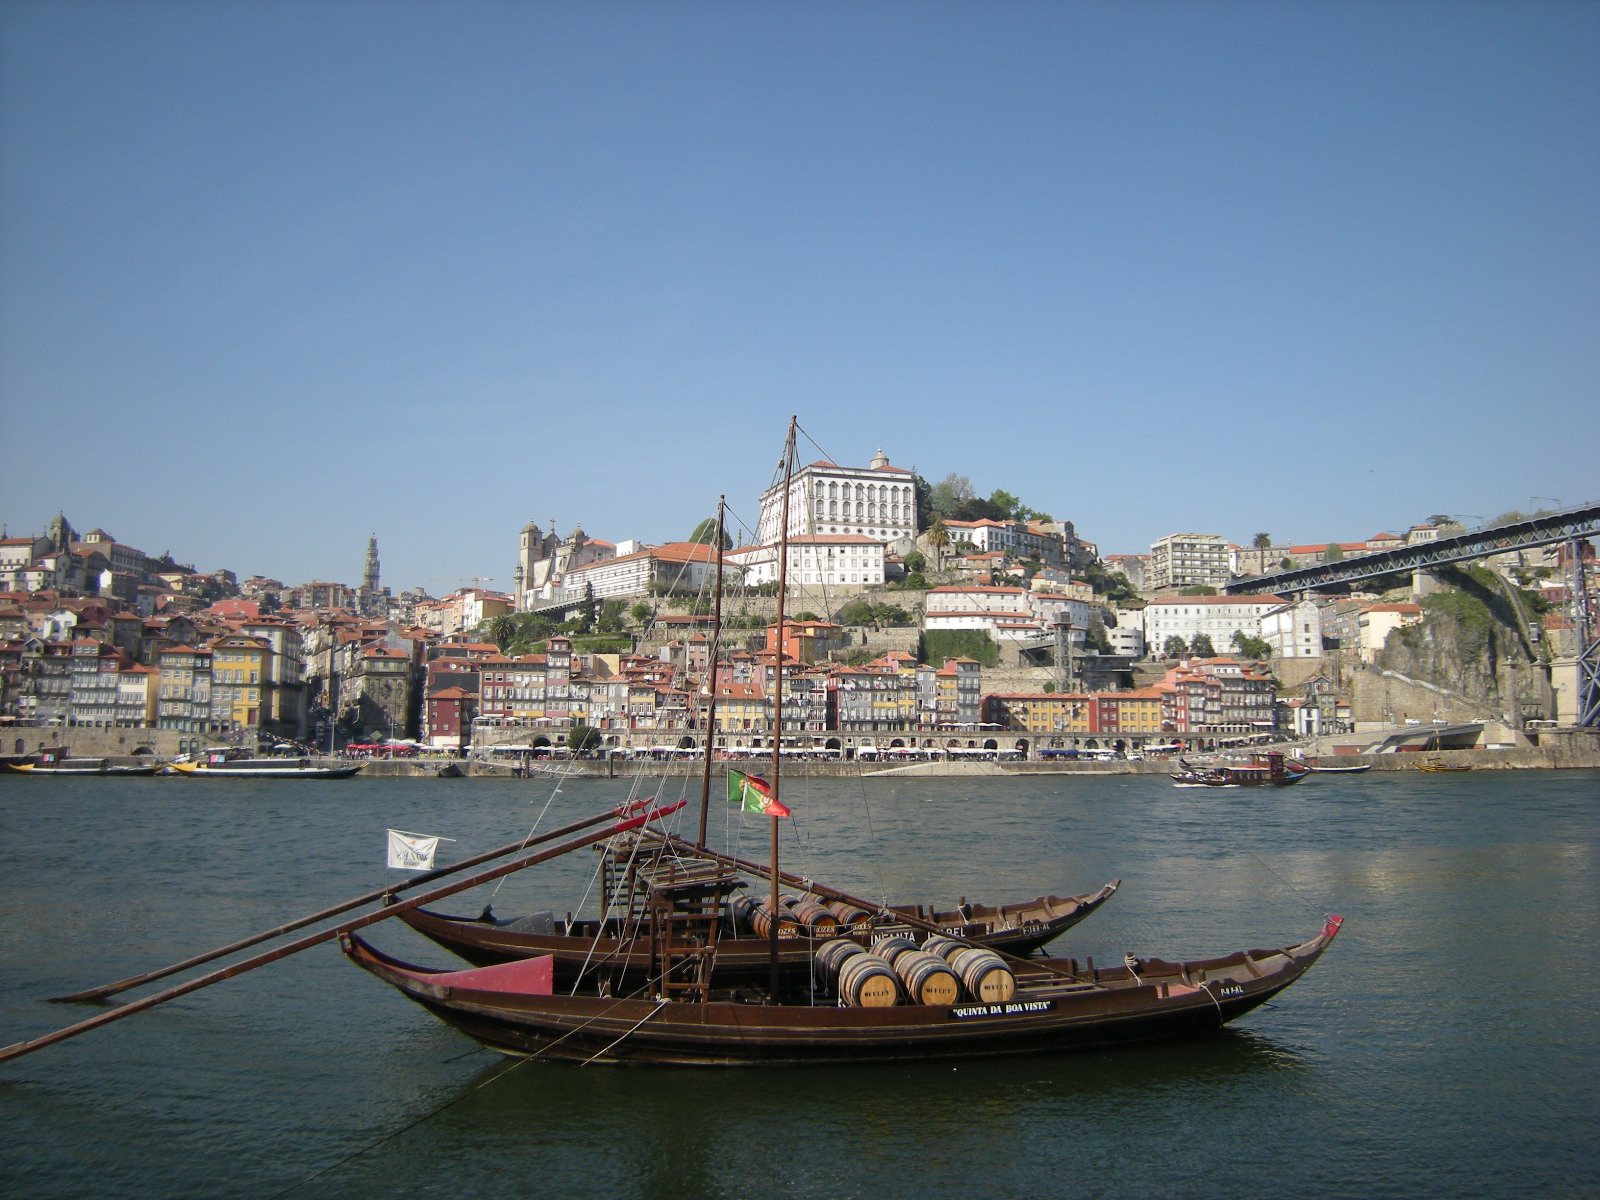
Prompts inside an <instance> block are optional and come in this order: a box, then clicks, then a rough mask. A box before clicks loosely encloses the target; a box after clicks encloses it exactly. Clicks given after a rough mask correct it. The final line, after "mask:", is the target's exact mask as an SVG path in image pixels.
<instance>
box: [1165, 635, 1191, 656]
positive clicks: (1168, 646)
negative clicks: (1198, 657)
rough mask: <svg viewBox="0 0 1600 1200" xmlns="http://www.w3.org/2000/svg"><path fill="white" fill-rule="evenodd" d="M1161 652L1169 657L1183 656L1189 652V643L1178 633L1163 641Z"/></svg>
mask: <svg viewBox="0 0 1600 1200" xmlns="http://www.w3.org/2000/svg"><path fill="white" fill-rule="evenodd" d="M1161 652H1162V653H1163V654H1165V655H1166V656H1167V657H1168V658H1182V657H1183V656H1184V655H1185V654H1187V653H1189V643H1188V642H1186V641H1184V640H1183V639H1182V638H1181V637H1179V636H1178V635H1177V634H1173V635H1172V636H1171V637H1169V638H1168V639H1167V640H1166V641H1165V642H1163V643H1162V646H1161Z"/></svg>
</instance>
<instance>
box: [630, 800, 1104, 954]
mask: <svg viewBox="0 0 1600 1200" xmlns="http://www.w3.org/2000/svg"><path fill="white" fill-rule="evenodd" d="M645 833H646V835H647V836H650V837H653V838H655V839H656V840H657V841H660V842H662V843H664V844H666V845H668V846H671V847H674V848H675V849H679V850H682V851H683V852H684V853H685V854H687V855H689V856H691V857H698V858H709V859H711V860H712V861H713V862H720V863H723V864H725V865H727V866H730V867H736V868H738V869H739V870H741V871H748V872H750V873H751V874H752V875H755V876H756V877H758V878H759V877H760V876H761V875H763V874H764V873H765V872H766V870H767V868H765V867H763V866H761V865H760V864H758V863H752V862H746V861H745V860H744V859H742V858H734V857H732V856H731V855H727V854H718V853H717V852H716V851H715V850H707V849H705V848H704V847H703V846H696V845H695V844H694V843H693V842H691V841H688V840H687V839H685V838H680V837H677V836H676V835H674V834H670V833H659V832H657V831H656V830H653V829H648V830H646V831H645ZM778 878H779V879H781V880H783V882H784V883H787V884H788V885H789V886H790V887H797V888H803V889H805V890H806V891H808V892H815V893H816V894H817V895H819V896H822V897H824V898H826V899H828V900H842V901H843V902H844V903H846V904H854V905H855V906H856V907H857V908H865V909H867V910H869V911H871V910H875V909H876V910H882V908H883V906H882V905H880V904H878V903H876V902H875V901H872V900H863V899H861V898H860V897H859V896H852V895H850V893H848V892H841V891H840V890H839V889H838V888H831V887H828V886H827V885H826V884H821V883H818V882H816V881H815V880H813V879H802V878H801V877H800V876H798V875H790V874H789V873H788V872H786V871H779V872H778ZM1117 882H1118V883H1119V884H1120V883H1121V882H1122V881H1121V880H1118V881H1117ZM888 911H890V912H893V913H894V918H895V920H897V921H903V922H905V923H906V924H907V925H910V926H912V927H913V928H916V929H921V930H924V931H926V932H928V933H937V934H940V935H941V936H943V937H953V938H955V940H956V941H958V942H970V943H971V944H972V945H974V946H982V947H983V948H984V949H985V950H993V951H994V952H995V953H996V954H998V955H1000V957H1001V958H1009V959H1011V960H1012V961H1014V962H1020V963H1027V964H1028V965H1029V966H1030V967H1037V968H1039V969H1041V970H1045V971H1049V972H1051V973H1053V974H1056V975H1068V976H1070V975H1071V974H1072V973H1071V972H1070V971H1068V970H1066V969H1065V968H1064V967H1056V966H1052V965H1051V964H1050V961H1049V960H1048V959H1042V958H1027V957H1024V956H1023V955H1020V954H1012V953H1011V952H1010V951H1008V950H1001V949H999V948H998V947H996V946H990V945H986V944H985V943H983V942H981V941H975V940H974V939H972V938H968V937H963V936H962V935H960V934H952V933H946V932H945V930H944V929H943V928H942V927H941V926H938V925H935V924H934V923H933V922H932V921H924V920H923V919H922V918H921V917H914V916H911V915H910V914H908V913H903V912H901V911H900V910H899V909H890V910H888ZM772 923H773V925H776V924H777V923H778V922H777V921H776V919H774V920H773V922H772Z"/></svg>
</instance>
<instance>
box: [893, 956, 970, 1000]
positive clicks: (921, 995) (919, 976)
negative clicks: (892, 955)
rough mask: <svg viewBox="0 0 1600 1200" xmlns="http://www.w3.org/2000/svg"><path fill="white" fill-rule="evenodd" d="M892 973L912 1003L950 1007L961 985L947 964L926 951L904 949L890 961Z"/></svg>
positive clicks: (959, 993) (959, 991)
mask: <svg viewBox="0 0 1600 1200" xmlns="http://www.w3.org/2000/svg"><path fill="white" fill-rule="evenodd" d="M894 972H895V974H896V975H898V976H900V981H901V982H902V983H904V984H905V985H906V995H908V996H910V997H911V1003H913V1004H954V1003H955V1002H956V999H957V998H958V997H959V996H960V995H961V982H960V980H958V979H957V978H956V973H955V972H954V971H952V970H951V969H950V964H949V963H947V962H945V960H944V959H942V958H940V957H939V956H938V955H937V954H929V953H928V952H927V951H926V950H908V951H905V952H904V953H902V954H900V955H899V956H898V957H897V958H896V959H895V960H894Z"/></svg>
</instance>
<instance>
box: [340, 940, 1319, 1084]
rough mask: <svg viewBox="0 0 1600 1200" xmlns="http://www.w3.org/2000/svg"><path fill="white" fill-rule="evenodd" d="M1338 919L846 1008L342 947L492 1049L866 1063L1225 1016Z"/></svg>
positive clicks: (1195, 1029)
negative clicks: (507, 988)
mask: <svg viewBox="0 0 1600 1200" xmlns="http://www.w3.org/2000/svg"><path fill="white" fill-rule="evenodd" d="M1337 931H1338V921H1337V919H1335V920H1332V921H1330V922H1329V924H1328V926H1327V927H1326V928H1325V929H1324V931H1323V933H1322V934H1319V935H1318V936H1317V937H1316V938H1313V939H1311V940H1310V941H1309V942H1305V943H1302V944H1301V945H1299V946H1296V947H1290V948H1287V949H1282V950H1266V951H1262V950H1254V951H1249V952H1246V953H1243V954H1238V955H1233V956H1229V957H1228V958H1226V959H1218V960H1212V961H1211V962H1208V963H1165V962H1161V961H1160V960H1145V961H1141V962H1140V963H1139V964H1138V968H1137V970H1138V974H1134V973H1133V972H1130V971H1129V970H1128V969H1127V968H1116V969H1114V970H1111V971H1104V972H1101V973H1099V975H1098V976H1097V977H1095V978H1094V979H1093V980H1084V979H1082V978H1081V977H1080V978H1062V977H1059V976H1057V977H1054V978H1052V977H1050V976H1048V975H1042V976H1041V975H1035V976H1032V977H1030V978H1029V979H1028V980H1027V981H1026V982H1023V981H1019V986H1018V990H1017V994H1016V998H1015V999H1014V1000H1013V1001H1011V1002H1009V1003H1007V1004H1003V1005H982V1004H954V1005H897V1006H895V1007H890V1008H853V1007H833V1006H825V1005H819V1006H809V1005H798V1004H793V1005H791V1004H778V1005H769V1004H762V1003H759V1002H741V1001H739V1000H737V999H732V1000H725V1001H712V1002H710V1003H666V1002H662V1001H658V1000H652V999H647V998H621V999H613V998H609V997H601V996H592V995H587V996H585V995H579V996H573V995H527V994H521V993H516V992H503V991H496V990H490V989H483V988H478V987H473V986H465V987H463V986H456V984H455V980H454V979H453V978H452V976H454V975H456V974H458V973H452V972H432V971H427V970H424V969H421V968H417V967H413V966H411V965H410V964H407V963H404V962H401V961H400V960H398V959H392V958H389V957H388V956H386V955H383V954H382V953H380V952H379V951H377V950H375V949H374V948H373V947H371V946H370V945H368V944H367V943H365V942H363V941H361V939H359V938H356V937H353V936H352V937H347V938H346V939H345V940H344V942H343V948H344V951H345V953H346V954H347V955H348V956H349V957H350V958H351V959H352V960H353V961H354V962H356V963H357V965H359V966H361V967H362V968H363V969H365V970H367V971H369V972H370V973H372V974H373V975H376V976H377V977H378V978H380V979H383V980H384V981H385V982H387V983H389V984H391V985H392V986H393V987H395V988H396V989H397V990H399V991H400V992H401V993H402V994H403V995H405V996H406V997H407V998H409V999H411V1000H414V1001H415V1002H416V1003H418V1004H420V1005H422V1006H423V1007H424V1008H426V1009H428V1011H429V1012H431V1013H433V1014H434V1015H435V1016H436V1017H438V1018H439V1019H440V1020H442V1021H444V1022H446V1023H447V1024H449V1025H451V1026H453V1027H455V1028H456V1029H458V1030H460V1031H461V1032H462V1033H465V1034H466V1035H468V1036H469V1037H472V1038H474V1039H475V1040H477V1041H479V1042H481V1043H482V1044H483V1045H485V1046H488V1047H489V1048H491V1049H494V1050H498V1051H501V1052H503V1053H506V1054H512V1055H532V1056H537V1057H541V1058H552V1059H564V1060H573V1061H580V1062H613V1063H675V1064H682V1065H699V1066H754V1065H768V1066H779V1065H800V1064H828V1063H869V1062H878V1063H881V1062H898V1061H911V1060H914V1061H918V1062H924V1061H927V1060H929V1059H961V1058H974V1057H992V1056H994V1055H999V1054H1031V1053H1039V1052H1045V1051H1058V1050H1075V1049H1090V1048H1096V1047H1104V1046H1116V1045H1126V1044H1129V1043H1136V1042H1147V1041H1154V1040H1160V1039H1165V1038H1173V1037H1183V1036H1188V1035H1192V1034H1198V1033H1203V1032H1208V1031H1211V1030H1215V1029H1217V1028H1220V1027H1221V1026H1222V1025H1225V1024H1227V1023H1228V1022H1229V1021H1232V1020H1234V1019H1236V1018H1237V1017H1240V1016H1243V1015H1244V1014H1245V1013H1247V1012H1249V1011H1250V1010H1251V1009H1254V1008H1256V1007H1258V1006H1259V1005H1261V1004H1264V1003H1265V1002H1266V1001H1268V1000H1270V999H1272V998H1273V997H1274V996H1276V995H1277V994H1278V993H1279V992H1281V991H1283V989H1284V988H1286V987H1288V986H1289V985H1290V984H1292V983H1294V982H1295V981H1296V980H1297V979H1299V978H1300V976H1302V975H1303V974H1304V973H1305V972H1306V971H1307V970H1308V969H1309V968H1310V967H1311V965H1312V964H1313V963H1314V962H1315V961H1316V960H1317V958H1318V957H1320V955H1321V954H1322V951H1323V950H1324V949H1325V948H1326V946H1327V944H1328V943H1329V942H1330V941H1331V940H1332V939H1333V937H1334V936H1335V935H1336V934H1337Z"/></svg>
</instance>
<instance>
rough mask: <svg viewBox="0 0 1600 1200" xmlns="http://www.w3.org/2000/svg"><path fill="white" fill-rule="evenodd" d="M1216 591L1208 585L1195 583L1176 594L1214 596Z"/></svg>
mask: <svg viewBox="0 0 1600 1200" xmlns="http://www.w3.org/2000/svg"><path fill="white" fill-rule="evenodd" d="M1216 594H1217V589H1216V588H1214V587H1211V586H1210V585H1208V584H1204V583H1196V584H1192V585H1190V586H1189V587H1186V588H1183V589H1182V590H1181V591H1179V592H1178V595H1180V596H1215V595H1216Z"/></svg>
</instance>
